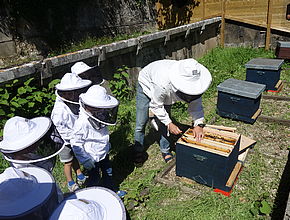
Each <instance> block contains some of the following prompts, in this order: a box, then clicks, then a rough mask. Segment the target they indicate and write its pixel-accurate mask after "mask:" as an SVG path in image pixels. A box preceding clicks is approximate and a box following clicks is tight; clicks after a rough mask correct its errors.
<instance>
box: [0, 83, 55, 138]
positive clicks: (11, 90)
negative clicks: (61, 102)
mask: <svg viewBox="0 0 290 220" xmlns="http://www.w3.org/2000/svg"><path fill="white" fill-rule="evenodd" d="M58 82H59V80H58V79H56V80H53V81H51V82H50V83H49V84H48V86H47V87H40V86H36V84H37V83H36V80H35V79H34V78H30V79H28V80H27V81H25V82H24V83H23V84H20V85H19V80H17V79H16V80H14V81H13V82H12V83H8V84H6V85H5V86H3V87H2V88H0V116H1V120H0V126H1V128H3V126H4V124H5V122H6V120H8V119H9V118H11V117H14V116H16V115H17V116H21V117H27V118H31V117H35V116H47V115H48V114H49V113H50V112H51V109H52V106H53V104H54V100H55V94H54V86H55V85H56V84H57V83H58ZM2 132H3V131H2V130H0V136H2Z"/></svg>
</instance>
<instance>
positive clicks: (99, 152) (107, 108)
mask: <svg viewBox="0 0 290 220" xmlns="http://www.w3.org/2000/svg"><path fill="white" fill-rule="evenodd" d="M118 106H119V101H118V100H117V99H116V98H115V97H113V96H111V95H108V94H107V91H106V89H105V88H104V87H102V86H99V85H93V86H91V87H90V88H89V89H88V91H87V92H86V93H83V94H81V95H80V114H79V118H78V119H77V121H76V122H75V126H74V134H73V137H72V140H71V144H72V147H73V150H74V153H75V155H76V157H77V159H78V160H79V162H80V163H81V164H82V165H83V166H84V167H85V168H86V169H87V170H88V175H89V177H88V181H87V186H98V185H99V184H100V183H99V181H100V174H99V172H100V171H99V170H101V171H102V182H103V183H102V185H103V186H105V187H107V188H109V189H111V190H113V191H115V192H116V193H117V194H118V195H119V196H120V197H123V196H124V195H125V194H126V193H125V192H124V191H121V190H118V188H117V187H116V186H115V184H114V182H113V178H112V175H113V172H112V166H111V163H110V160H109V155H108V153H109V150H110V146H111V145H110V142H109V130H108V127H107V126H108V125H115V124H116V121H117V112H118Z"/></svg>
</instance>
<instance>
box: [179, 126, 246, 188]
mask: <svg viewBox="0 0 290 220" xmlns="http://www.w3.org/2000/svg"><path fill="white" fill-rule="evenodd" d="M189 130H190V129H189ZM189 130H188V131H189ZM208 130H209V131H210V133H212V134H217V135H218V136H219V135H220V136H223V137H230V138H233V139H234V142H232V144H231V145H229V144H225V143H221V142H217V141H214V140H209V139H206V138H204V139H203V140H202V141H201V144H204V146H202V145H197V144H194V143H192V142H191V141H192V140H194V138H193V137H192V136H190V135H189V134H188V131H187V132H186V133H185V134H184V135H183V136H182V137H181V138H180V139H179V140H178V141H177V143H176V175H177V176H181V177H186V178H189V179H192V180H194V181H196V182H198V183H200V184H203V185H207V186H210V187H213V188H217V189H220V190H223V191H226V192H229V191H230V190H231V188H232V185H228V184H227V182H228V180H229V177H230V176H231V173H232V172H233V169H234V167H235V165H236V164H237V162H238V156H239V146H240V139H241V136H240V135H238V134H235V133H233V132H227V131H219V130H217V129H206V128H204V131H205V134H206V133H207V132H208ZM184 138H185V139H184ZM225 149H227V150H228V151H227V152H225V151H221V150H225Z"/></svg>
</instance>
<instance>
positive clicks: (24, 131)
mask: <svg viewBox="0 0 290 220" xmlns="http://www.w3.org/2000/svg"><path fill="white" fill-rule="evenodd" d="M50 126H51V120H50V118H47V117H37V118H33V119H27V118H23V117H19V116H15V117H13V118H10V119H9V120H8V121H7V122H6V123H5V125H4V129H3V140H2V141H1V142H0V150H1V151H2V152H3V153H13V152H17V151H20V150H23V149H25V148H26V147H29V146H30V145H31V144H33V143H35V142H37V141H38V140H39V139H40V138H41V137H43V136H44V135H45V134H46V132H47V131H48V130H49V128H50Z"/></svg>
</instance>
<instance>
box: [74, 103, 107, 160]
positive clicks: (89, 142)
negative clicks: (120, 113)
mask: <svg viewBox="0 0 290 220" xmlns="http://www.w3.org/2000/svg"><path fill="white" fill-rule="evenodd" d="M88 117H89V116H88V115H87V114H86V113H85V112H84V110H83V109H82V108H81V109H80V115H79V118H78V119H77V120H76V122H75V126H74V134H73V138H72V139H71V145H72V148H73V151H74V153H75V156H76V157H77V159H78V160H79V161H80V163H82V164H83V163H84V162H85V161H87V160H88V159H93V160H94V161H96V162H99V161H100V160H103V159H104V158H105V157H106V155H107V154H108V152H109V150H110V142H109V130H108V128H107V126H105V127H103V128H101V129H99V130H97V129H95V128H93V126H92V125H91V124H90V122H89V121H88Z"/></svg>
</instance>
